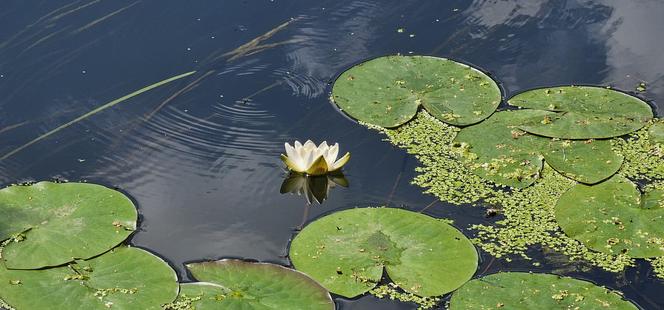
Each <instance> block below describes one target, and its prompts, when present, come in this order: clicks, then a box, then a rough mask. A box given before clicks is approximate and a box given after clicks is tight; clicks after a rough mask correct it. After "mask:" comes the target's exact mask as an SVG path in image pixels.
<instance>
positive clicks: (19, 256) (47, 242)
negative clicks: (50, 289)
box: [0, 182, 138, 269]
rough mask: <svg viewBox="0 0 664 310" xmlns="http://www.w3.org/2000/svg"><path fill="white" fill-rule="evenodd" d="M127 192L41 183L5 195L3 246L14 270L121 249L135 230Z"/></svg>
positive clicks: (1, 197) (0, 203)
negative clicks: (122, 243)
mask: <svg viewBox="0 0 664 310" xmlns="http://www.w3.org/2000/svg"><path fill="white" fill-rule="evenodd" d="M137 218H138V215H137V212H136V207H135V206H134V204H133V203H132V202H131V200H130V199H129V198H127V197H126V196H125V195H123V194H122V193H120V192H118V191H115V190H111V189H109V188H106V187H103V186H100V185H94V184H87V183H62V184H60V183H52V182H39V183H36V184H33V185H29V186H10V187H7V188H4V189H2V190H0V241H1V240H7V239H11V242H8V243H7V245H6V246H5V247H4V250H3V252H2V258H3V260H4V265H5V266H7V268H11V269H38V268H42V267H48V266H58V265H62V264H65V263H68V262H71V261H73V260H75V259H88V258H90V257H93V256H96V255H99V254H101V253H103V252H106V251H108V250H110V249H111V248H113V247H115V246H117V245H118V244H120V243H121V242H122V241H124V240H125V239H127V237H129V235H130V234H131V233H132V232H133V231H134V230H136V221H137Z"/></svg>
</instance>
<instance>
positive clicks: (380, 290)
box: [369, 283, 440, 309]
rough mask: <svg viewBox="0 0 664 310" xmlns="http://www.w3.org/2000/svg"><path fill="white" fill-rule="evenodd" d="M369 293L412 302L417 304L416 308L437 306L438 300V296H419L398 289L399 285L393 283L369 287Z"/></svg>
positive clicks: (379, 296)
mask: <svg viewBox="0 0 664 310" xmlns="http://www.w3.org/2000/svg"><path fill="white" fill-rule="evenodd" d="M369 293H370V294H371V295H373V296H376V297H378V298H389V299H391V300H399V301H403V302H412V303H415V304H417V306H418V308H417V309H431V308H433V307H435V306H437V305H438V303H439V302H440V298H438V297H420V296H417V295H415V294H413V293H407V292H403V291H401V290H399V286H397V285H396V284H394V283H389V284H384V285H380V286H377V287H375V288H373V289H371V290H370V291H369Z"/></svg>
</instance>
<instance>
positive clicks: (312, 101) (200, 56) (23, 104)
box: [0, 0, 664, 309]
mask: <svg viewBox="0 0 664 310" xmlns="http://www.w3.org/2000/svg"><path fill="white" fill-rule="evenodd" d="M662 13H664V4H663V3H661V1H656V0H643V1H638V2H635V1H619V0H605V1H601V2H600V1H591V0H576V1H574V0H568V1H565V0H560V1H559V0H555V1H554V0H551V1H545V0H535V1H532V0H506V1H493V0H475V1H461V0H458V1H439V2H435V1H428V2H422V1H414V0H408V1H396V0H388V1H369V0H358V1H325V0H323V1H317V2H315V3H312V2H310V1H297V0H295V1H263V2H254V1H252V2H240V1H195V2H191V3H187V4H183V3H179V2H176V1H157V0H139V1H132V0H122V1H100V0H67V1H38V2H34V1H19V0H9V1H3V2H2V3H0V20H2V21H3V27H0V93H2V94H3V96H2V98H0V139H2V141H3V143H2V145H0V151H2V152H3V154H4V153H6V152H8V151H10V150H12V149H15V148H17V147H19V146H21V145H23V144H25V143H26V142H28V141H30V140H32V139H34V138H35V137H38V136H39V135H41V134H44V133H46V132H48V131H49V130H51V129H53V128H56V127H57V126H59V125H61V124H63V123H66V122H68V121H70V120H72V119H75V118H76V117H78V116H80V115H83V114H84V113H86V112H88V111H90V110H93V109H94V108H96V107H98V106H100V105H101V104H103V103H105V102H108V101H110V100H112V99H114V98H117V97H119V96H122V95H124V94H128V93H130V92H131V91H133V90H135V89H137V88H139V87H140V86H142V85H149V84H151V83H154V82H156V81H160V80H162V79H164V78H166V77H169V76H173V75H175V74H178V73H182V72H189V71H193V70H196V71H198V73H197V74H196V75H195V76H192V77H190V78H188V79H183V80H179V81H176V82H174V83H172V84H168V85H165V86H163V87H161V88H159V89H155V90H152V91H150V92H147V93H144V94H141V95H140V96H137V97H135V98H132V99H130V100H128V101H126V102H123V103H122V104H120V105H117V106H115V107H113V108H111V109H107V110H105V111H104V112H103V113H98V114H96V115H94V116H93V117H90V118H88V119H85V120H82V121H80V122H77V123H76V124H73V125H71V126H70V127H68V128H66V129H64V130H61V131H60V132H58V133H56V134H53V135H52V136H50V137H48V139H44V140H42V141H40V142H39V143H37V144H34V145H32V146H30V148H27V149H25V150H23V151H22V152H20V153H17V154H15V155H14V156H13V157H11V158H8V159H6V160H3V161H1V162H0V178H1V180H2V183H3V184H5V185H6V184H10V183H14V182H17V181H22V180H43V179H52V178H54V177H59V178H65V179H69V180H87V181H90V182H96V183H102V184H109V185H113V186H117V187H119V188H121V189H123V190H124V191H126V192H128V193H130V194H131V195H132V196H133V198H135V199H136V201H137V202H138V204H139V205H140V212H141V215H142V219H143V222H142V226H141V228H142V230H141V231H140V232H138V233H137V234H136V235H135V236H134V238H133V239H132V243H133V244H135V245H138V246H141V247H144V248H148V249H150V250H152V251H154V252H156V253H159V254H160V255H162V256H163V257H165V258H166V259H168V260H169V261H170V262H172V264H173V265H174V266H175V267H176V269H177V271H178V273H179V274H180V276H181V277H182V278H183V279H185V280H186V279H187V275H186V272H185V271H184V268H183V265H182V263H183V262H186V261H193V260H201V259H207V258H218V257H244V258H250V259H257V260H264V261H273V262H278V263H281V264H285V265H287V264H288V263H289V262H288V260H287V258H286V255H285V254H286V248H287V244H288V240H289V238H290V237H291V235H292V233H293V229H294V228H297V227H299V226H301V225H302V219H303V211H304V209H303V206H304V205H305V204H306V201H305V199H303V198H302V197H298V196H297V195H282V194H280V189H281V188H282V183H283V182H284V180H283V176H284V173H283V171H282V169H281V163H280V161H279V156H278V155H279V154H280V153H281V152H283V150H282V148H283V143H284V142H291V143H292V141H294V140H296V139H298V140H300V141H303V140H306V139H312V140H315V141H322V140H327V141H328V142H339V144H340V145H341V148H342V150H341V152H345V151H350V152H352V153H353V160H351V161H350V162H349V164H348V165H347V167H346V168H345V172H346V175H345V177H346V178H347V180H349V182H350V183H351V184H352V186H349V187H348V188H343V189H339V190H336V189H335V190H333V191H330V192H329V196H327V197H326V200H325V203H324V204H322V205H320V206H312V207H311V208H308V209H307V212H309V213H308V214H306V215H305V216H306V217H305V219H307V218H308V219H312V218H316V217H318V216H320V215H321V214H324V213H327V212H331V211H332V210H340V209H345V208H350V207H354V206H378V205H384V204H389V205H391V206H398V207H404V208H407V209H411V210H414V211H422V212H425V213H427V214H430V215H433V216H437V217H446V218H454V219H455V224H456V225H457V227H466V226H467V225H468V224H470V223H478V222H479V223H483V222H493V221H495V220H496V218H485V214H484V212H485V210H483V209H482V208H457V207H452V206H446V205H445V203H442V202H437V201H436V200H435V199H434V198H433V197H432V196H429V195H425V194H422V192H421V190H420V189H419V188H417V187H415V186H413V185H411V184H410V180H411V179H412V178H413V176H414V174H415V172H414V168H415V167H416V166H417V161H416V160H415V159H414V158H413V157H412V156H409V155H407V154H405V152H403V151H402V150H400V149H397V148H395V147H393V146H391V145H389V144H388V143H387V142H384V141H382V140H383V137H382V136H381V135H380V134H378V133H376V132H374V131H371V130H368V129H366V128H363V127H362V126H359V125H357V124H355V123H353V122H352V121H349V120H348V118H346V117H345V116H343V115H341V114H339V113H338V112H337V111H336V109H335V108H334V107H333V106H332V105H331V104H330V103H329V100H328V95H329V90H330V84H331V83H332V80H333V78H334V77H335V76H336V75H337V74H338V73H339V72H341V71H343V70H344V69H346V68H348V67H349V66H351V65H352V64H355V63H358V62H360V61H362V60H364V59H368V58H373V57H376V56H380V55H385V54H395V53H401V54H404V55H408V54H410V53H415V54H431V55H437V56H443V57H450V58H455V59H459V60H461V61H464V62H468V63H472V64H474V65H476V66H478V67H480V68H483V69H485V70H487V71H488V72H490V73H491V74H492V76H494V77H496V78H497V79H498V80H499V81H500V82H501V83H502V84H503V85H504V87H505V89H506V92H507V93H506V95H507V96H510V95H511V94H514V93H516V92H519V91H523V90H525V89H528V88H533V87H538V86H544V85H553V84H570V83H574V84H601V85H613V86H615V87H617V88H619V89H623V90H627V91H634V89H635V87H636V85H637V84H638V83H640V82H645V83H646V84H647V90H646V91H645V92H644V93H641V94H640V95H641V96H643V97H645V98H647V99H649V100H651V101H652V102H654V104H655V105H661V104H662V103H661V102H662V99H663V98H664V58H662V57H661V56H660V55H659V54H660V51H661V50H662V48H663V47H664V46H663V45H664V41H662V40H659V37H661V35H660V34H661V32H662V30H664V21H663V20H662V19H661V16H662ZM399 28H403V29H404V31H403V32H398V31H397V29H399ZM328 185H329V183H328ZM326 189H327V187H326ZM320 193H322V192H320V191H319V192H317V194H320ZM326 193H327V192H326ZM311 197H313V198H315V199H318V198H320V197H317V196H316V195H312V196H311ZM311 197H310V198H311ZM321 197H322V196H321ZM532 251H533V255H535V256H536V257H537V255H539V257H541V258H544V259H542V261H545V263H544V264H542V265H541V266H539V267H533V266H532V265H531V263H529V262H525V261H519V260H516V261H515V262H512V263H509V264H508V263H505V261H503V260H494V259H492V258H491V257H489V256H488V255H485V256H484V257H483V258H482V262H481V265H480V267H479V271H478V272H481V273H482V274H488V273H493V272H497V271H501V270H525V269H528V270H536V271H542V272H547V271H558V272H561V273H565V274H569V275H572V276H577V277H580V278H584V279H588V280H591V281H593V282H595V283H599V284H602V285H606V286H607V287H610V288H613V289H619V290H621V291H623V292H624V293H625V296H626V297H628V298H630V299H632V300H634V301H636V302H637V303H639V304H640V305H642V306H643V307H644V308H647V309H656V308H661V307H664V296H662V294H659V293H658V291H661V289H662V283H661V281H660V280H657V279H655V278H654V277H653V275H652V274H650V273H649V270H650V269H649V267H647V266H646V265H645V264H639V265H638V266H637V267H635V268H630V269H628V270H627V271H626V272H625V273H624V274H619V275H616V274H610V273H606V272H602V271H598V270H597V269H594V268H580V267H578V266H571V264H570V263H569V262H565V261H564V260H557V259H553V258H555V254H553V253H548V252H546V251H545V250H543V249H533V250H532ZM339 303H340V307H341V308H342V309H371V308H375V309H412V308H413V306H412V305H410V304H405V303H399V302H395V301H390V300H377V299H375V298H373V297H362V298H359V299H357V300H350V301H344V300H339Z"/></svg>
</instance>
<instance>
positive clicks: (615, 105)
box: [508, 86, 653, 139]
mask: <svg viewBox="0 0 664 310" xmlns="http://www.w3.org/2000/svg"><path fill="white" fill-rule="evenodd" d="M508 103H509V104H511V105H514V106H519V107H523V108H528V109H537V110H546V111H552V112H554V113H553V114H552V115H546V116H544V117H542V118H541V119H538V120H533V121H531V122H529V123H524V124H522V125H521V126H519V128H521V129H523V130H525V131H527V132H530V133H534V134H537V135H542V136H546V137H553V138H562V139H591V138H593V139H600V138H611V137H617V136H622V135H625V134H628V133H630V132H633V131H636V130H638V129H640V128H641V127H643V126H645V125H646V124H647V123H648V121H649V120H651V119H652V118H653V112H652V108H651V107H650V106H649V105H648V104H647V103H646V102H644V101H642V100H640V99H639V98H636V97H633V96H630V95H628V94H625V93H622V92H619V91H616V90H612V89H608V88H602V87H590V86H563V87H550V88H542V89H535V90H530V91H526V92H523V93H521V94H518V95H516V96H514V97H512V98H511V99H509V101H508Z"/></svg>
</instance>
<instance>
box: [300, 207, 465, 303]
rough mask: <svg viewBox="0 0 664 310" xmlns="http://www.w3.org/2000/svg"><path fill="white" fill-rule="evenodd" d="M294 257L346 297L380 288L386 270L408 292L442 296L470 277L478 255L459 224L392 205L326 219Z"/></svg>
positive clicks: (304, 237) (309, 229)
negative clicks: (452, 224) (458, 228)
mask: <svg viewBox="0 0 664 310" xmlns="http://www.w3.org/2000/svg"><path fill="white" fill-rule="evenodd" d="M290 258H291V261H292V262H293V265H294V266H295V268H297V269H298V270H300V271H302V272H305V273H306V274H308V275H309V276H311V277H312V278H314V279H315V280H317V281H318V282H320V283H321V284H322V285H323V286H324V287H326V288H327V289H328V290H329V291H331V292H333V293H335V294H339V295H342V296H345V297H355V296H358V295H360V294H363V293H365V292H367V291H369V290H370V289H372V288H373V287H375V286H376V284H377V283H378V282H379V281H380V280H381V277H382V275H383V269H385V270H386V271H387V274H388V275H389V277H390V279H391V280H392V281H393V282H394V283H395V284H396V285H398V286H399V287H401V288H402V289H404V290H405V291H406V292H409V293H413V294H416V295H419V296H437V295H442V294H445V293H448V292H451V291H453V290H455V289H456V288H458V287H459V286H461V285H462V284H463V283H465V282H466V281H468V280H469V279H470V278H471V277H472V275H473V274H474V273H475V271H476V269H477V259H478V257H477V251H476V250H475V247H474V246H473V245H472V243H471V242H470V241H469V240H468V239H467V238H466V237H465V236H464V235H463V234H462V233H461V232H460V231H459V230H457V229H456V228H454V227H452V226H450V225H449V224H446V223H445V222H443V221H441V220H437V219H434V218H432V217H429V216H426V215H423V214H420V213H415V212H411V211H406V210H401V209H392V208H358V209H351V210H344V211H340V212H336V213H333V214H331V215H328V216H325V217H323V218H320V219H318V220H316V221H314V222H313V223H311V224H309V225H308V226H306V227H305V228H304V229H303V230H302V231H301V232H300V233H299V234H298V235H297V236H296V237H295V238H294V239H293V241H292V243H291V247H290Z"/></svg>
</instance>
